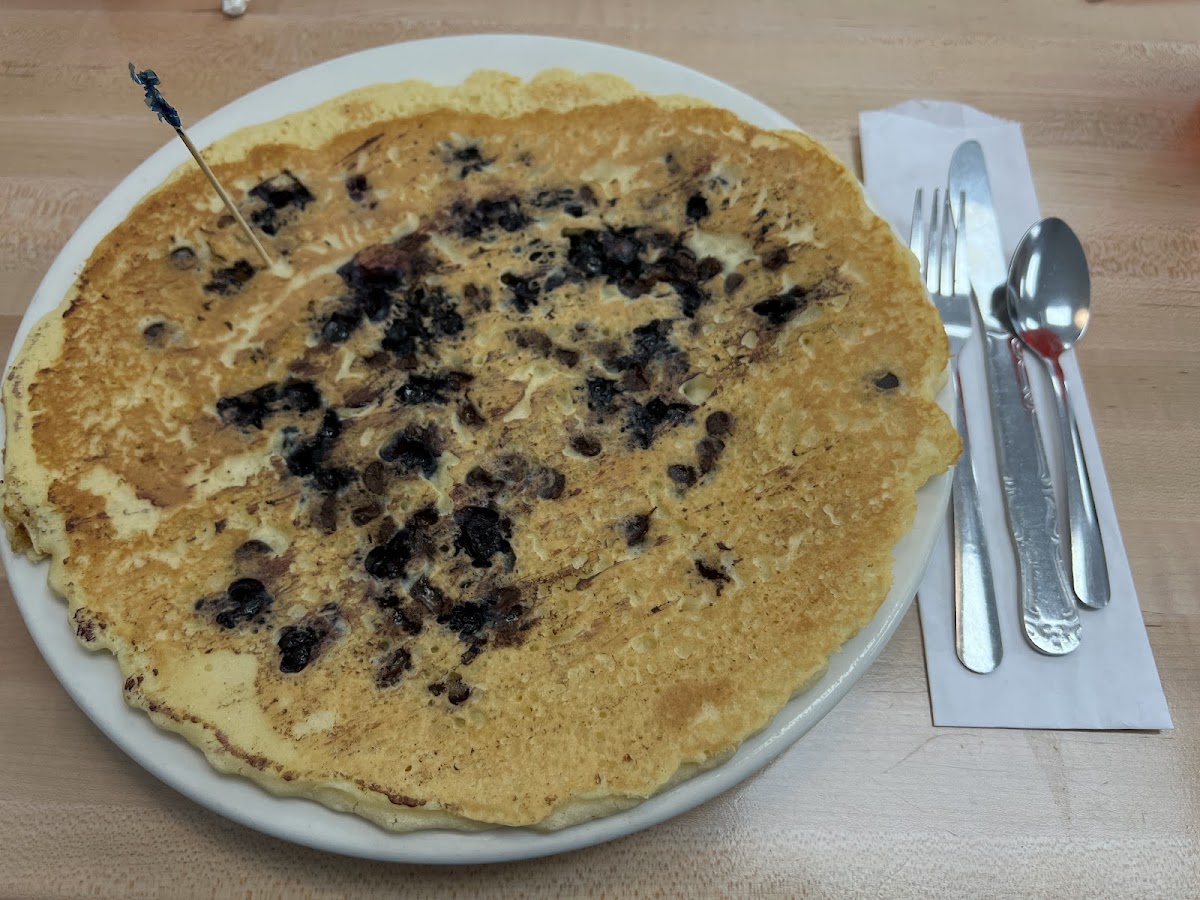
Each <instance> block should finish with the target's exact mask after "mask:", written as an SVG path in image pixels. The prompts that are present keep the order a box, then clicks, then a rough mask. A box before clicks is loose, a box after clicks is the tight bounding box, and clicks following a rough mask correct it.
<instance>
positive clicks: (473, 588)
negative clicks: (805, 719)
mask: <svg viewBox="0 0 1200 900" xmlns="http://www.w3.org/2000/svg"><path fill="white" fill-rule="evenodd" d="M377 135H378V137H377ZM208 155H209V156H210V158H212V159H213V160H214V161H217V162H219V163H220V164H219V165H217V166H216V170H217V172H218V175H219V176H220V177H221V178H222V179H223V180H224V181H225V182H226V183H227V184H230V185H231V186H232V187H234V188H235V191H234V193H235V196H239V197H242V198H244V201H245V209H246V211H247V212H249V213H251V215H252V217H253V218H255V221H256V222H257V223H258V224H259V227H260V228H264V229H269V230H270V231H272V232H273V234H268V235H267V236H266V237H265V238H264V240H265V241H266V242H267V244H268V246H269V247H270V248H271V250H272V251H273V252H274V253H275V254H277V255H279V256H284V254H285V253H286V259H287V260H288V262H287V264H286V265H285V266H283V267H281V270H280V272H279V274H272V273H269V272H266V271H253V267H254V266H256V265H257V261H256V260H255V259H254V257H253V253H252V251H250V250H249V248H248V245H246V244H245V242H244V241H242V240H241V238H240V236H239V235H238V234H237V233H236V230H235V229H233V228H230V227H229V226H228V224H224V225H223V224H222V211H221V210H220V208H219V205H217V204H216V203H215V201H213V200H212V199H211V197H210V192H209V191H208V190H207V188H206V186H205V184H204V182H203V181H202V180H201V176H200V175H199V173H197V172H193V171H191V169H190V168H187V167H185V168H184V169H182V170H181V172H180V173H179V174H177V176H176V177H174V178H173V179H172V180H171V181H170V182H169V183H168V185H166V186H165V187H164V188H163V189H161V190H160V191H158V192H156V193H155V194H154V195H152V196H151V197H149V198H148V199H147V200H146V201H145V202H144V203H143V204H142V205H141V206H139V208H138V209H137V210H135V212H134V214H132V215H131V216H130V218H129V219H128V220H127V221H126V222H125V223H124V224H123V225H122V226H121V227H120V228H118V229H117V230H116V231H114V232H113V234H112V235H110V236H109V237H108V238H107V239H106V240H105V241H104V242H102V244H101V245H100V246H99V247H98V248H97V250H96V252H95V253H94V254H93V257H92V259H91V261H90V262H89V264H88V267H87V268H86V269H85V272H84V274H83V276H82V277H81V280H80V284H79V286H78V289H77V291H76V292H75V294H74V295H73V296H72V297H71V298H68V301H67V302H66V303H64V307H63V308H62V309H61V310H60V311H59V312H58V313H57V314H54V315H52V316H50V317H48V318H47V320H45V322H44V323H43V324H42V325H41V326H40V327H39V329H38V331H37V332H36V333H35V334H34V335H33V336H32V337H31V339H30V341H29V342H28V343H27V345H26V347H25V349H24V350H23V352H22V355H21V358H20V360H19V361H18V364H17V365H16V366H15V367H14V369H13V370H12V372H11V373H10V376H9V378H8V379H7V380H6V384H5V407H6V412H7V421H8V449H7V451H6V473H5V474H6V496H5V518H6V521H7V522H8V523H9V525H10V534H11V535H12V536H13V539H14V544H23V545H24V546H26V547H28V548H29V549H30V550H31V552H33V553H35V554H46V555H50V556H51V558H52V572H51V578H52V584H53V585H54V587H55V588H56V589H57V590H59V591H60V592H61V593H63V594H65V595H66V596H67V598H68V600H69V602H70V609H71V615H72V617H73V620H74V623H75V626H76V629H77V633H78V634H79V636H80V638H81V640H83V641H85V643H86V644H87V645H88V646H90V647H94V648H101V647H102V648H105V649H109V650H111V651H112V652H114V653H115V654H116V655H117V657H118V660H119V662H120V664H121V667H122V670H123V672H124V674H125V675H126V679H127V680H126V682H125V684H126V694H127V697H128V699H129V701H130V702H131V703H132V704H134V705H137V706H140V707H141V708H143V709H146V710H147V711H148V712H150V714H151V715H152V716H153V717H154V719H155V721H156V722H158V723H159V724H161V725H164V726H165V727H168V728H172V729H174V730H176V731H179V732H180V733H182V734H184V735H185V736H186V737H188V739H189V740H192V741H193V742H194V743H196V744H197V745H198V746H200V747H201V748H202V749H203V750H204V751H205V752H206V754H207V755H208V756H209V758H210V760H212V761H213V762H214V764H215V765H217V766H218V767H221V768H223V769H227V770H232V771H239V772H242V773H244V774H247V775H250V776H251V777H253V778H255V779H256V780H258V781H259V782H261V783H263V784H264V785H265V786H267V787H268V788H270V789H272V790H275V791H278V792H281V793H293V794H302V795H307V796H312V797H314V798H315V799H318V800H320V801H322V802H325V803H327V804H329V805H331V806H334V807H335V808H344V809H353V810H354V811H356V812H358V813H360V814H362V815H364V816H367V817H369V818H371V819H373V820H375V821H377V822H380V823H381V824H383V825H385V826H387V827H392V828H397V829H405V828H414V827H430V826H433V825H447V824H450V825H458V826H466V825H469V824H470V823H471V822H492V823H504V824H539V825H541V826H542V827H556V826H560V825H564V824H569V823H570V822H572V821H577V820H578V819H580V818H582V817H586V816H588V815H594V814H597V813H599V812H604V811H607V810H610V809H613V808H617V807H619V806H620V805H622V804H625V803H628V802H635V801H636V799H638V798H641V797H645V796H648V795H649V794H651V793H653V792H654V791H655V790H657V789H659V788H661V787H662V786H663V785H664V784H665V783H667V782H668V780H669V779H671V778H672V777H673V776H675V775H676V774H677V773H679V772H680V771H681V770H684V771H686V770H688V767H694V766H700V765H705V764H707V763H710V762H712V761H713V760H715V759H719V758H721V755H722V754H724V753H726V752H727V751H728V750H729V749H731V748H732V747H734V746H736V745H737V743H739V742H740V741H741V740H743V739H744V738H745V737H746V736H748V735H749V734H751V733H753V732H754V731H755V730H757V729H758V728H760V727H762V725H763V724H765V722H766V721H767V720H768V719H769V718H770V716H771V715H772V714H773V713H774V712H775V711H777V710H778V709H779V708H780V707H781V706H782V704H783V703H784V702H785V701H786V699H787V698H788V697H789V696H790V695H791V694H792V693H793V692H794V691H795V690H796V689H798V688H799V687H800V686H801V685H802V684H804V683H805V682H807V681H808V680H809V679H811V677H812V676H814V675H815V674H817V673H818V672H819V671H820V670H821V668H822V667H823V666H824V664H825V662H826V661H827V659H828V657H829V655H830V653H832V652H833V651H834V650H835V649H836V648H837V647H838V646H840V645H841V643H843V642H844V641H845V640H846V639H847V638H848V637H849V636H850V635H852V634H853V633H854V632H855V631H856V630H858V628H860V627H861V626H862V625H863V624H864V623H865V622H866V621H868V620H869V619H870V617H871V615H872V614H873V613H874V611H875V609H876V608H877V607H878V605H879V603H880V602H881V600H882V599H883V597H884V595H885V593H886V590H887V587H888V582H889V578H890V559H889V552H890V548H891V546H892V545H893V544H894V543H895V541H896V539H897V538H898V537H899V536H900V535H901V534H902V533H903V532H904V531H905V530H906V529H907V528H908V526H909V525H910V523H911V520H912V515H913V508H914V504H913V494H914V492H915V489H916V488H917V487H918V486H919V485H920V484H921V483H923V482H924V481H925V480H926V478H928V477H929V475H931V474H933V473H935V472H937V471H941V470H942V469H944V468H945V466H946V465H947V464H948V462H949V461H950V460H951V459H952V458H953V455H954V453H955V452H956V448H957V443H956V438H955V437H954V435H953V431H952V429H951V428H950V426H949V424H948V422H947V421H946V419H945V417H944V416H943V415H942V414H941V412H940V410H938V409H937V407H936V406H935V405H934V403H933V402H932V395H933V389H934V387H935V386H936V384H937V382H938V379H939V378H940V375H941V372H942V370H943V367H944V364H945V352H946V351H945V339H944V336H943V335H942V332H941V329H940V325H939V323H938V320H937V317H936V314H935V313H934V311H933V310H932V307H930V306H929V304H928V302H927V301H926V300H925V299H924V295H923V292H922V290H921V288H920V285H919V282H918V280H917V278H916V275H915V271H914V266H913V263H912V261H911V258H910V256H909V255H908V254H907V253H906V252H905V251H904V250H903V248H902V247H900V246H899V245H898V244H897V243H896V241H895V240H894V238H893V237H892V236H891V234H890V232H889V231H888V229H887V227H886V225H884V224H883V223H882V222H880V221H879V220H878V219H877V218H876V217H875V216H873V215H872V214H871V213H870V212H869V210H868V209H867V208H866V206H865V204H864V202H863V199H862V196H861V192H860V191H859V189H858V187H857V184H856V183H855V181H854V179H853V177H852V176H851V175H850V174H849V173H848V172H846V170H845V169H844V168H843V167H842V166H841V165H840V164H839V163H837V162H836V161H835V160H834V159H833V158H832V157H831V156H829V154H828V153H827V152H826V151H824V150H823V148H821V147H820V146H819V145H817V144H815V143H814V142H812V141H810V140H808V139H807V138H804V137H802V136H799V135H793V134H772V133H765V132H762V131H759V130H757V129H754V128H752V127H751V126H748V125H746V124H745V123H741V122H739V121H738V120H737V119H735V118H734V117H733V116H732V115H730V114H728V113H726V112H723V111H720V110H715V109H710V108H704V107H702V106H700V105H699V104H697V103H695V102H694V101H687V100H684V99H679V98H676V99H670V100H664V99H657V100H653V99H650V98H646V97H641V96H637V95H636V93H635V92H634V91H632V89H630V88H629V87H628V86H627V85H624V84H623V83H621V82H619V81H617V80H615V79H607V78H597V77H595V76H592V77H589V78H576V77H572V76H570V75H568V74H566V73H555V74H551V75H547V76H544V77H542V78H540V79H538V80H535V81H534V82H531V83H529V84H523V83H521V82H519V81H517V80H516V79H512V78H510V77H506V76H502V75H499V74H496V73H492V74H481V75H479V76H476V77H474V78H472V79H471V80H470V81H468V82H467V83H466V84H464V85H463V86H461V87H459V88H456V89H435V88H431V87H429V86H427V85H414V84H405V85H399V86H386V87H379V88H375V89H370V90H367V91H363V92H358V93H356V94H354V95H351V96H349V97H348V98H343V99H341V100H338V101H333V102H332V103H330V104H326V105H325V106H323V107H319V108H318V109H316V110H314V111H311V112H309V113H305V114H300V115H297V116H293V117H289V118H288V119H287V120H283V121H281V122H279V123H273V124H272V125H269V126H263V127H261V128H256V129H248V130H247V131H245V132H242V133H240V134H238V135H235V136H233V137H232V138H229V139H227V140H226V141H223V142H220V143H218V145H217V146H216V147H214V148H211V149H210V151H208ZM284 170H287V172H289V173H291V174H290V175H289V176H286V177H284V178H283V179H280V180H275V181H273V182H270V183H267V180H268V179H272V178H273V177H275V176H278V175H279V174H280V173H281V172H283V171H284ZM358 176H362V177H363V178H364V179H365V183H363V181H360V179H359V178H358ZM289 179H295V180H289ZM260 185H262V187H258V189H257V190H255V189H256V186H260ZM301 185H302V187H301ZM585 186H586V188H587V190H584V187H585ZM696 198H700V199H699V200H697V199H696ZM481 200H483V201H484V202H483V203H480V201H481ZM689 201H690V202H689ZM272 204H274V205H272ZM623 228H628V229H630V230H629V231H623V230H622V229H623ZM414 235H417V236H418V237H414ZM422 235H427V236H428V237H427V239H424V240H422V239H421V237H419V236H422ZM535 240H539V241H541V243H537V244H534V243H533V241H535ZM181 247H187V248H189V249H190V250H191V251H192V254H193V256H192V257H188V254H187V253H180V252H178V251H179V248H181ZM366 248H371V249H366ZM517 248H520V249H519V250H517ZM535 254H537V256H535ZM710 258H711V259H713V260H715V261H714V262H704V261H705V260H707V259H710ZM352 259H354V260H356V264H354V265H350V266H347V265H346V264H347V263H348V262H350V261H351V260H352ZM242 260H245V262H244V263H242V262H241V261H242ZM714 266H716V267H717V268H716V269H714ZM339 270H340V271H341V274H339ZM506 275H507V276H508V277H507V278H506V277H505V276H506ZM730 276H735V277H733V278H730ZM739 277H740V283H738V279H739ZM555 280H560V281H561V282H562V283H561V284H558V285H557V286H553V282H554V281H555ZM468 286H470V287H468ZM418 291H419V292H420V294H419V295H418V294H417V292H418ZM379 306H383V307H384V308H385V309H384V313H383V318H381V320H380V321H378V322H372V321H370V320H369V319H364V318H362V316H361V313H362V311H363V310H364V309H366V310H369V311H371V312H373V313H378V312H379V309H378V307H379ZM356 316H357V317H358V318H355V317H356ZM456 317H457V318H456ZM580 324H582V325H584V326H585V327H583V328H579V327H578V326H579V325H580ZM342 332H346V333H345V334H344V335H343V333H342ZM381 347H384V348H387V349H386V350H384V349H381ZM448 373H465V375H448ZM434 375H436V376H440V378H432V377H431V376H434ZM466 375H469V376H470V377H471V379H472V380H470V381H469V382H468V381H465V380H464V379H465V376H466ZM299 383H312V384H313V385H314V386H315V387H316V388H317V392H316V394H311V393H309V392H307V389H303V388H300V387H298V386H297V385H298V384H299ZM264 385H274V386H275V387H273V388H270V389H268V390H267V391H266V392H260V393H259V394H258V395H252V394H251V392H253V391H255V390H256V389H260V388H262V387H263V386H264ZM314 396H315V397H316V399H315V400H314V399H313V398H314ZM222 401H224V402H222ZM656 401H657V405H655V403H656ZM310 406H311V407H312V408H311V409H309V408H308V407H310ZM327 410H334V411H336V417H337V419H336V424H337V427H336V428H335V427H333V423H332V422H329V421H327V420H326V411H327ZM720 413H725V414H726V416H721V415H719V414H720ZM714 414H718V415H714ZM323 421H326V425H327V427H326V428H325V435H326V437H325V439H324V440H322V439H321V438H320V435H321V433H322V422H323ZM289 429H291V430H289ZM335 431H337V432H338V433H337V434H334V432H335ZM397 433H399V434H400V435H401V438H400V440H398V441H392V440H391V438H392V437H393V435H395V434H397ZM597 446H598V447H599V450H598V452H594V451H596V448H597ZM381 450H382V451H383V452H384V455H386V456H388V457H390V459H389V460H388V461H387V462H386V464H384V462H383V460H380V459H379V458H378V454H379V452H380V451H381ZM593 454H594V455H593ZM289 464H290V465H291V469H290V470H289ZM343 469H346V470H349V472H350V474H343V473H341V470H343ZM381 470H382V471H383V473H384V474H383V476H380V474H379V473H380V471H381ZM468 473H471V477H468ZM381 478H382V480H381ZM342 481H346V482H348V483H347V484H344V485H342V484H341V482H342ZM560 482H561V483H560ZM330 498H332V499H330ZM427 505H432V507H433V510H432V511H430V512H423V510H424V509H425V507H426V506H427ZM372 507H379V509H372ZM388 515H390V517H391V519H392V520H393V524H392V525H391V526H388V525H387V524H386V517H387V516H388ZM368 517H369V518H368ZM331 526H333V529H332V530H330V528H331ZM373 551H374V552H373ZM393 576H395V577H393ZM247 579H249V580H251V581H247ZM255 583H256V584H259V585H261V591H260V590H259V589H258V588H253V587H252V584H255ZM231 587H232V590H231ZM267 597H269V602H268V601H267V600H266V599H264V598H267ZM413 632H416V633H413ZM281 645H282V646H281ZM281 666H282V667H283V668H284V669H286V670H288V671H281Z"/></svg>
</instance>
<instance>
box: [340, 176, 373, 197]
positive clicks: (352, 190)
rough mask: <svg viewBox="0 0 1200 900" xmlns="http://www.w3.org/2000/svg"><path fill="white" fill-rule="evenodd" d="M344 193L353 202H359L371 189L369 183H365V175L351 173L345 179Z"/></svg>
mask: <svg viewBox="0 0 1200 900" xmlns="http://www.w3.org/2000/svg"><path fill="white" fill-rule="evenodd" d="M345 184H346V193H347V194H348V195H349V196H350V199H351V200H353V201H354V202H355V203H361V202H362V199H363V197H365V196H366V194H367V191H369V190H370V189H371V185H370V184H368V183H367V176H366V175H363V174H362V173H361V172H359V173H358V174H356V175H351V176H350V177H348V178H347V179H346V182H345Z"/></svg>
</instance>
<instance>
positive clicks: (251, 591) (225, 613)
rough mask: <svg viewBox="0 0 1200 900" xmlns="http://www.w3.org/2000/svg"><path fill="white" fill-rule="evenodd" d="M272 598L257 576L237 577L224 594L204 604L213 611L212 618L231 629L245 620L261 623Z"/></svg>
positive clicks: (223, 626)
mask: <svg viewBox="0 0 1200 900" xmlns="http://www.w3.org/2000/svg"><path fill="white" fill-rule="evenodd" d="M272 600H273V598H272V597H271V594H270V593H269V592H268V591H267V588H266V585H264V584H263V583H262V582H261V581H259V580H258V579H257V578H238V579H237V580H235V581H233V582H230V585H229V587H227V588H226V589H225V593H224V594H221V595H220V596H218V597H216V598H214V599H213V600H212V602H211V603H207V604H205V606H206V607H207V608H208V609H210V610H212V611H213V612H214V613H215V615H214V616H213V618H214V620H215V621H216V623H217V624H218V625H220V626H221V627H222V628H228V629H233V628H237V627H238V626H239V625H241V624H243V623H245V622H258V623H259V624H261V623H262V622H263V621H264V619H263V616H264V615H265V614H266V613H267V612H268V610H270V608H271V603H272Z"/></svg>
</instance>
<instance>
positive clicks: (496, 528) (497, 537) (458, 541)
mask: <svg viewBox="0 0 1200 900" xmlns="http://www.w3.org/2000/svg"><path fill="white" fill-rule="evenodd" d="M454 523H455V524H456V525H457V526H458V534H457V536H456V537H455V539H454V545H455V546H456V547H458V549H460V550H462V551H463V552H464V553H466V554H467V555H468V556H469V557H471V564H472V565H473V566H475V567H476V568H486V567H488V566H490V565H491V564H492V557H493V556H495V555H496V554H497V553H499V554H501V555H502V556H504V557H505V558H506V560H507V561H508V566H509V568H511V567H512V565H513V563H514V562H515V559H516V557H515V555H514V554H513V549H512V544H510V543H509V542H508V538H509V535H510V534H511V533H512V526H511V524H510V523H509V521H508V520H507V519H504V518H502V517H501V516H500V514H499V513H498V512H496V511H495V510H494V509H489V508H487V507H485V506H466V507H463V508H462V509H460V510H456V511H455V513H454Z"/></svg>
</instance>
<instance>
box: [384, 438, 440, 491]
mask: <svg viewBox="0 0 1200 900" xmlns="http://www.w3.org/2000/svg"><path fill="white" fill-rule="evenodd" d="M439 456H441V441H440V439H439V437H438V435H437V432H436V430H435V429H434V428H433V426H428V427H422V426H420V425H409V426H408V427H406V428H405V429H404V430H403V431H398V432H396V433H395V434H394V435H392V436H391V438H389V439H388V441H387V443H385V444H384V445H383V446H382V447H381V448H380V449H379V458H380V459H382V460H383V461H384V462H390V463H395V464H396V466H397V467H398V468H399V469H400V470H401V471H403V472H419V473H420V474H422V475H424V476H425V477H427V478H428V477H431V476H432V475H433V474H434V473H435V472H436V471H437V467H438V457H439Z"/></svg>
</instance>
